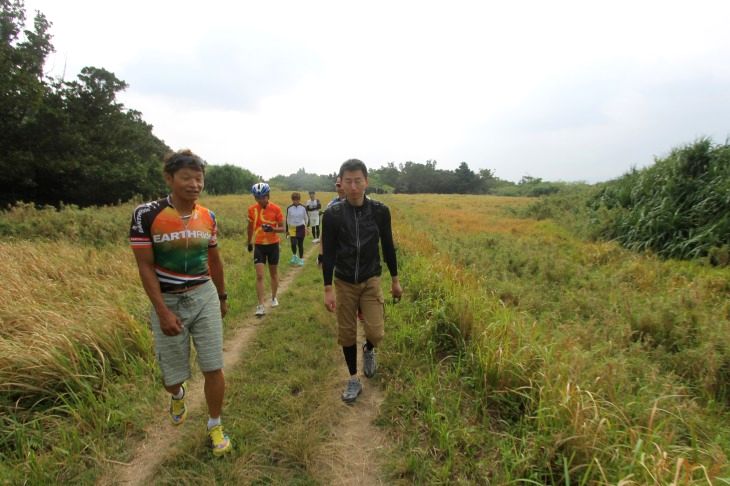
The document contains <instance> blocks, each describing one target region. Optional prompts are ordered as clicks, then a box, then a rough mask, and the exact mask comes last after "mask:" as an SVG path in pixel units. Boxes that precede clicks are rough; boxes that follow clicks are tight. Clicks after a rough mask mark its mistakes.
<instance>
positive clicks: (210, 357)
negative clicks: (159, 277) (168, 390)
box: [150, 280, 223, 386]
mask: <svg viewBox="0 0 730 486" xmlns="http://www.w3.org/2000/svg"><path fill="white" fill-rule="evenodd" d="M162 298H163V299H164V300H165V305H166V306H167V307H168V308H169V309H170V310H171V311H172V312H173V313H174V314H175V315H176V316H178V317H179V318H180V320H181V321H182V323H183V330H182V332H181V333H180V334H178V335H177V336H167V335H165V334H163V333H162V329H160V319H159V318H158V317H157V313H156V312H155V310H154V308H153V309H152V312H151V313H150V322H151V325H152V333H153V334H154V336H155V354H156V355H157V362H158V363H159V365H160V370H161V371H162V380H163V382H164V383H165V386H171V385H177V384H178V383H182V382H183V381H185V380H188V379H190V377H191V374H190V338H192V340H193V344H194V345H195V351H196V352H197V354H198V366H200V369H201V371H203V372H207V371H215V370H219V369H222V368H223V319H222V318H221V304H220V300H219V299H218V291H217V290H216V287H215V285H214V284H213V282H212V281H210V280H209V281H207V282H206V283H204V284H202V285H199V286H197V287H194V288H193V289H191V290H188V291H187V292H184V293H180V294H165V293H163V294H162Z"/></svg>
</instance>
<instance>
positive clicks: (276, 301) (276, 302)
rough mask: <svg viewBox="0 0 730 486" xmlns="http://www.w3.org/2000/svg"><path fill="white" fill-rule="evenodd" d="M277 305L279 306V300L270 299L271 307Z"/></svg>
mask: <svg viewBox="0 0 730 486" xmlns="http://www.w3.org/2000/svg"><path fill="white" fill-rule="evenodd" d="M278 305H279V300H278V299H277V298H276V297H274V298H273V299H271V307H278Z"/></svg>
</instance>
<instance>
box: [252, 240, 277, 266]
mask: <svg viewBox="0 0 730 486" xmlns="http://www.w3.org/2000/svg"><path fill="white" fill-rule="evenodd" d="M253 262H254V264H256V263H263V264H266V263H268V264H269V265H278V264H279V244H278V243H273V244H271V245H256V246H254V249H253Z"/></svg>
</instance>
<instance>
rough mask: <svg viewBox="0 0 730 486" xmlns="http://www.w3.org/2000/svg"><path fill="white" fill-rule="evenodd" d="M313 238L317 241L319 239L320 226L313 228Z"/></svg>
mask: <svg viewBox="0 0 730 486" xmlns="http://www.w3.org/2000/svg"><path fill="white" fill-rule="evenodd" d="M312 238H313V239H315V240H316V239H317V238H319V225H317V226H312Z"/></svg>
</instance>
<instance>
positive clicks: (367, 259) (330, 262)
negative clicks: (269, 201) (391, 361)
mask: <svg viewBox="0 0 730 486" xmlns="http://www.w3.org/2000/svg"><path fill="white" fill-rule="evenodd" d="M339 175H340V180H341V185H342V188H343V189H344V193H345V200H344V201H343V202H341V203H340V204H335V205H333V206H330V207H329V208H328V209H327V210H326V211H325V212H324V217H323V220H322V249H323V253H322V274H323V277H324V305H325V307H326V308H327V310H328V311H330V312H335V313H336V316H337V342H338V343H339V344H340V346H342V351H343V354H344V356H345V363H346V364H347V369H348V371H349V373H350V379H349V380H348V382H347V386H346V388H345V391H344V392H343V393H342V400H343V401H344V402H346V403H353V402H354V401H355V400H356V399H357V397H358V395H360V393H361V392H362V384H361V383H360V380H359V379H358V377H357V312H358V308H359V309H361V310H362V315H363V327H364V331H365V338H366V341H365V344H364V345H363V353H364V354H363V357H364V359H363V361H364V370H363V371H364V373H365V376H366V377H368V378H370V377H372V376H374V375H375V371H376V369H377V364H376V360H375V347H376V346H377V345H378V344H380V342H381V340H382V339H383V335H384V318H385V315H384V313H385V307H384V302H385V300H384V297H383V291H382V289H381V288H380V275H381V273H382V267H381V263H380V250H379V248H380V247H382V249H383V257H384V259H385V263H386V265H387V266H388V271H389V272H390V276H391V287H390V292H391V294H392V295H393V298H394V299H396V300H398V299H400V297H401V296H402V295H403V289H402V287H401V285H400V281H399V279H398V263H397V259H396V253H395V245H394V244H393V232H392V230H391V222H390V210H389V209H388V207H387V206H386V205H384V204H382V203H380V202H377V201H373V200H371V199H368V198H366V197H365V190H366V189H367V187H368V172H367V167H366V166H365V164H364V163H363V162H362V161H360V160H358V159H350V160H347V161H346V162H345V163H343V164H342V166H341V167H340V173H339ZM333 275H334V279H333ZM333 280H334V286H333Z"/></svg>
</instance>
